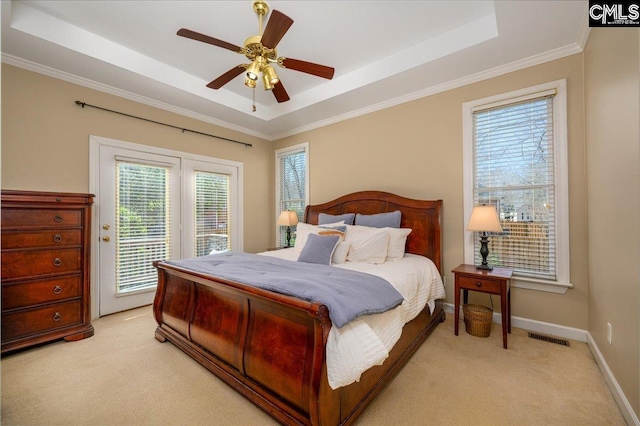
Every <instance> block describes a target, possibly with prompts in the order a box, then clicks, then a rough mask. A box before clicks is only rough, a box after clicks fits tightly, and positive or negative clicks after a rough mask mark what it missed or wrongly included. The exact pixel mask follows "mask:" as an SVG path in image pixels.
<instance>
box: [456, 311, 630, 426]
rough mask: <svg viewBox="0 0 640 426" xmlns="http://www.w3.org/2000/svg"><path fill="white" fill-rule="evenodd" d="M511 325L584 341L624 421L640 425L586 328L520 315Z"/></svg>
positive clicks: (495, 317)
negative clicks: (521, 316) (566, 325)
mask: <svg viewBox="0 0 640 426" xmlns="http://www.w3.org/2000/svg"><path fill="white" fill-rule="evenodd" d="M444 308H445V311H446V312H447V313H449V314H453V312H454V305H453V304H452V303H445V304H444ZM459 315H460V316H462V307H460V312H459ZM493 321H494V322H496V323H498V324H502V315H501V314H498V313H495V312H494V313H493ZM511 325H512V326H514V327H517V328H521V329H523V330H528V331H534V332H536V333H542V334H547V335H550V336H555V337H562V338H565V339H571V340H577V341H579V342H586V343H587V346H589V349H590V350H591V354H592V355H593V357H594V358H595V360H596V363H597V364H598V367H599V368H600V371H601V372H602V375H603V376H604V378H605V382H606V383H607V386H608V387H609V390H610V391H611V394H612V395H613V398H614V399H615V400H616V403H617V404H618V408H620V412H621V413H622V415H623V416H624V419H625V421H626V422H627V424H629V425H635V426H640V421H639V420H638V416H637V415H636V413H635V412H634V411H633V408H632V407H631V404H629V400H628V399H627V397H626V396H625V394H624V392H623V391H622V388H620V385H619V384H618V381H617V380H616V378H615V377H614V375H613V373H612V372H611V370H610V369H609V366H608V365H607V362H606V361H605V359H604V357H603V356H602V353H601V352H600V349H599V348H598V345H596V343H595V341H594V340H593V337H592V336H591V334H590V333H589V332H588V331H587V330H581V329H578V328H572V327H565V326H562V325H558V324H551V323H548V322H542V321H536V320H532V319H528V318H520V317H513V316H512V317H511Z"/></svg>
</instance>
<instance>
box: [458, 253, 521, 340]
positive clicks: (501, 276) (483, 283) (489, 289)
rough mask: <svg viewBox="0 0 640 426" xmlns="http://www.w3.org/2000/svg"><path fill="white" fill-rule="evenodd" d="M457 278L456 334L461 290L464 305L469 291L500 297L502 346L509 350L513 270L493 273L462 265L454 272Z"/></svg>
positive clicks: (499, 270)
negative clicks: (508, 338) (508, 336)
mask: <svg viewBox="0 0 640 426" xmlns="http://www.w3.org/2000/svg"><path fill="white" fill-rule="evenodd" d="M451 272H453V273H454V274H455V278H456V280H455V281H456V287H455V292H456V298H455V299H456V303H455V321H454V323H455V332H456V336H457V335H458V323H459V321H460V318H459V312H460V290H462V291H463V292H464V293H463V298H464V304H466V303H467V302H468V301H469V290H473V291H480V292H483V293H490V294H497V295H499V296H500V309H501V311H502V344H503V347H504V348H505V349H507V332H508V333H511V283H510V281H511V274H512V273H513V271H512V270H511V269H505V268H493V270H492V271H485V270H483V269H476V267H475V266H474V265H460V266H458V267H457V268H456V269H454V270H453V271H451Z"/></svg>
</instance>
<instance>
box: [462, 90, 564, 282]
mask: <svg viewBox="0 0 640 426" xmlns="http://www.w3.org/2000/svg"><path fill="white" fill-rule="evenodd" d="M463 114H464V121H465V125H464V143H465V158H464V171H465V191H464V192H465V193H464V199H465V226H466V223H467V222H468V219H469V217H470V215H471V210H472V209H473V206H474V205H493V206H495V207H496V209H497V211H498V215H499V218H500V222H501V225H502V228H503V229H504V232H503V233H502V234H494V235H491V237H490V239H489V252H490V253H489V259H488V260H489V263H490V264H491V265H494V266H503V267H507V268H511V269H513V270H514V277H515V279H514V281H515V282H514V285H515V286H518V287H526V288H533V289H538V290H546V291H554V292H564V291H566V289H567V288H569V287H571V284H569V244H568V243H569V241H568V238H569V235H568V233H569V230H568V192H567V180H568V177H567V173H568V171H567V156H566V151H567V138H566V84H565V81H564V80H561V81H557V82H553V83H550V84H546V85H541V86H536V87H533V88H529V89H524V90H521V91H517V92H511V93H507V94H505V95H500V96H496V97H492V98H488V99H481V100H478V101H474V102H468V103H465V104H464V106H463ZM466 234H468V235H467V239H466V240H465V262H466V263H476V264H478V263H480V254H479V251H480V242H479V237H478V235H477V234H474V233H471V232H467V233H466Z"/></svg>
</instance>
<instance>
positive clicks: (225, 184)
mask: <svg viewBox="0 0 640 426" xmlns="http://www.w3.org/2000/svg"><path fill="white" fill-rule="evenodd" d="M229 187H230V177H229V176H228V175H225V174H220V173H211V172H203V171H195V200H196V206H195V211H194V214H195V220H194V223H195V235H196V244H195V253H194V254H195V256H205V255H208V254H214V253H222V252H225V251H228V250H230V249H231V233H230V230H231V225H232V224H231V215H230V208H229V207H230V201H229V198H230V191H229Z"/></svg>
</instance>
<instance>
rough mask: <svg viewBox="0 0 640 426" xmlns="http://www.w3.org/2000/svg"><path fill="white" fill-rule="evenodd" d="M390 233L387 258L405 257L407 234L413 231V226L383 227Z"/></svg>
mask: <svg viewBox="0 0 640 426" xmlns="http://www.w3.org/2000/svg"><path fill="white" fill-rule="evenodd" d="M383 229H384V230H385V231H387V232H388V233H389V248H388V250H387V260H398V259H402V258H403V257H404V250H405V247H406V245H407V236H408V235H409V234H410V233H411V231H412V230H411V228H383Z"/></svg>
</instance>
